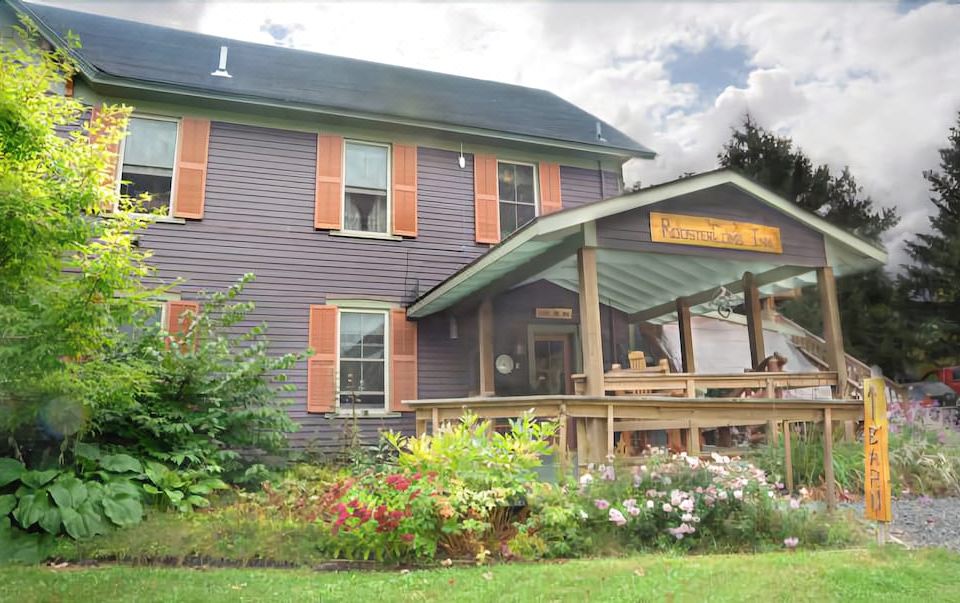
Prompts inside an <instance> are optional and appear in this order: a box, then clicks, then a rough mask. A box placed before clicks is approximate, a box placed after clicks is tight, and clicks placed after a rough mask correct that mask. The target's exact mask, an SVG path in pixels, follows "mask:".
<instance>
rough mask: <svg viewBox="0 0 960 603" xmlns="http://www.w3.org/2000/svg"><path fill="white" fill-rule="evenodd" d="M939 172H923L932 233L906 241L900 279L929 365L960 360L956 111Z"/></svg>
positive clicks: (959, 159)
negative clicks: (916, 318) (906, 258)
mask: <svg viewBox="0 0 960 603" xmlns="http://www.w3.org/2000/svg"><path fill="white" fill-rule="evenodd" d="M940 170H941V171H940V172H936V171H933V170H930V171H927V172H924V173H923V177H924V178H926V179H927V181H928V182H929V183H930V191H931V192H932V193H933V196H932V197H931V198H930V201H931V202H932V203H933V204H934V206H935V207H936V210H937V213H936V214H935V215H933V216H931V217H930V226H931V232H929V233H920V234H917V235H916V238H915V239H914V240H913V241H908V242H907V253H908V254H909V255H910V258H911V259H912V260H913V264H912V265H911V266H908V267H907V271H906V274H905V275H904V278H903V282H904V285H905V287H906V288H907V290H908V292H909V294H910V298H911V303H913V304H914V305H915V306H916V307H917V310H918V312H917V315H918V316H922V317H923V318H924V319H923V320H922V321H918V322H919V325H918V332H920V333H921V337H922V338H923V340H924V345H923V346H922V350H923V359H924V360H926V361H927V362H931V363H933V364H939V365H944V364H955V363H957V362H960V114H958V116H957V125H956V126H954V127H952V128H950V134H949V136H948V146H946V147H944V148H942V149H940Z"/></svg>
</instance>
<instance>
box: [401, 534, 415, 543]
mask: <svg viewBox="0 0 960 603" xmlns="http://www.w3.org/2000/svg"><path fill="white" fill-rule="evenodd" d="M400 538H401V539H402V540H403V541H404V542H413V534H400Z"/></svg>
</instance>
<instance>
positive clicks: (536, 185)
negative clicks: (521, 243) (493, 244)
mask: <svg viewBox="0 0 960 603" xmlns="http://www.w3.org/2000/svg"><path fill="white" fill-rule="evenodd" d="M501 163H503V164H508V165H524V166H529V167H531V168H532V169H533V217H532V218H530V220H529V221H527V222H524V223H523V225H519V224H518V225H517V227H516V228H514V229H513V230H512V231H510V232H509V233H507V234H503V230H502V228H501V231H500V240H501V241H502V240H503V239H505V238H507V237H509V236H510V235H512V234H513V233H515V232H517V231H518V230H520V229H521V228H523V227H524V226H526V225H527V224H529V223H530V222H533V221H534V220H536V219H537V218H538V217H540V166H539V165H537V164H536V163H531V162H528V161H513V160H510V159H500V158H499V157H498V158H497V220H498V221H499V218H500V204H501V203H509V204H511V205H527V204H526V203H519V202H517V201H510V200H503V199H500V164H501ZM501 227H502V225H501Z"/></svg>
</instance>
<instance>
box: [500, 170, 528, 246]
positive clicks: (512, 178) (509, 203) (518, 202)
mask: <svg viewBox="0 0 960 603" xmlns="http://www.w3.org/2000/svg"><path fill="white" fill-rule="evenodd" d="M535 180H536V179H535V178H534V167H533V166H532V165H530V164H526V163H506V162H503V161H500V162H498V163H497V184H498V190H499V194H498V196H499V199H500V238H501V239H503V238H504V237H506V236H507V235H509V234H510V233H512V232H513V231H515V230H517V229H518V228H520V227H521V226H523V225H524V224H526V223H527V222H529V221H530V220H532V219H534V218H535V217H536V215H537V188H536V183H535Z"/></svg>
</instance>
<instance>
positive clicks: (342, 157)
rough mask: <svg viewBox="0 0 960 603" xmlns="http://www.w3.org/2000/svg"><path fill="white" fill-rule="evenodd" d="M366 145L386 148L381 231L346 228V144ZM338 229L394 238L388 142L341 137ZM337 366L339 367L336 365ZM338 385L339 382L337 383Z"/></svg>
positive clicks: (374, 237)
mask: <svg viewBox="0 0 960 603" xmlns="http://www.w3.org/2000/svg"><path fill="white" fill-rule="evenodd" d="M351 143H352V144H358V145H366V146H371V147H383V148H384V149H386V150H387V190H386V198H387V208H386V210H385V211H386V213H387V228H386V230H385V231H383V232H377V231H372V230H353V229H350V228H347V227H346V226H345V225H346V221H347V145H349V144H351ZM340 174H341V178H340V230H338V231H336V232H337V233H338V234H341V235H348V236H352V237H364V238H372V239H396V238H398V237H395V236H394V235H393V213H392V208H393V145H392V144H391V143H389V142H375V141H371V140H359V139H356V138H346V137H344V139H343V149H342V152H341V153H340ZM338 368H339V367H338ZM338 387H339V383H338Z"/></svg>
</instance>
